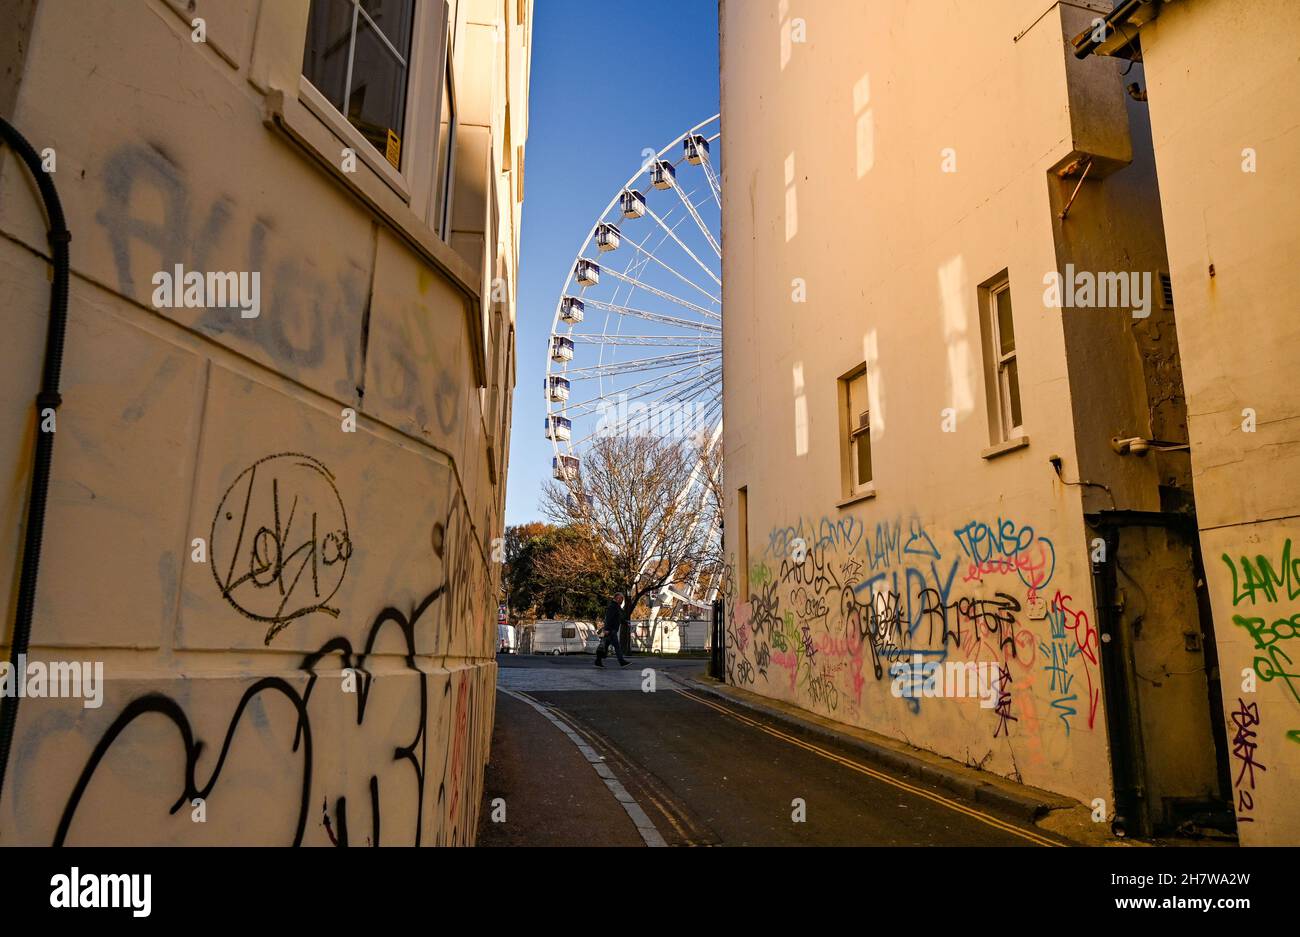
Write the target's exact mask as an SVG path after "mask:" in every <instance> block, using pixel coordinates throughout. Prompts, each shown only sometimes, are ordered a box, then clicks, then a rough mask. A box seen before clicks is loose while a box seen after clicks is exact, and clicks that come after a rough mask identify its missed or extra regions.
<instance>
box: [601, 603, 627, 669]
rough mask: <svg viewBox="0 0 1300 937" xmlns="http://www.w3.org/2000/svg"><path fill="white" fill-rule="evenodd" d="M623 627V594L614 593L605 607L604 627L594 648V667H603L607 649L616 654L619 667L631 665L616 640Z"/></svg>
mask: <svg viewBox="0 0 1300 937" xmlns="http://www.w3.org/2000/svg"><path fill="white" fill-rule="evenodd" d="M622 626H623V593H621V592H616V593H614V598H612V599H611V600H610V602H609V604H608V605H606V606H605V627H604V628H603V629H601V632H600V646H599V647H598V648H596V666H597V667H604V666H605V655H606V654H608V653H609V648H610V647H613V648H614V652H615V653H616V654H618V663H619V666H620V667H626V666H627V665H628V664H630V663H631V661H629V660H625V659H624V657H623V645H622V644H620V643H619V640H618V630H619V628H621V627H622Z"/></svg>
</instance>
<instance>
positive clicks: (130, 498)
mask: <svg viewBox="0 0 1300 937" xmlns="http://www.w3.org/2000/svg"><path fill="white" fill-rule="evenodd" d="M3 6H4V7H5V8H6V9H5V10H4V12H3V18H4V20H5V22H6V23H12V24H15V31H13V32H12V33H11V35H10V36H9V37H7V38H6V39H5V41H4V49H3V52H2V53H0V56H3V66H4V69H3V71H4V77H3V79H2V86H0V116H3V117H4V118H5V119H6V120H7V121H9V122H10V123H11V124H12V125H13V126H14V127H16V128H17V130H18V131H19V132H20V133H21V134H23V135H24V136H25V137H26V138H27V140H28V141H30V143H31V144H32V146H33V147H34V148H35V150H37V151H38V152H39V153H40V154H41V156H42V160H43V161H44V165H43V168H44V169H46V170H47V171H48V172H49V173H50V178H51V179H52V181H53V182H54V183H55V185H56V187H57V189H58V192H59V195H60V197H61V200H62V204H63V207H64V211H65V213H66V216H67V227H68V229H69V231H70V233H71V238H72V240H71V245H70V247H71V277H70V301H69V308H68V326H67V338H66V346H65V349H64V354H63V371H62V387H61V394H62V403H61V405H60V406H58V407H57V411H56V412H55V413H54V414H53V415H52V416H51V415H50V414H47V413H45V412H44V410H45V409H46V408H44V407H38V404H37V403H35V402H34V400H35V397H36V391H37V390H38V389H39V387H40V382H41V360H42V354H43V350H44V348H45V341H46V335H45V333H46V320H47V309H48V306H49V295H50V289H51V283H50V273H49V270H50V264H49V256H50V248H49V246H48V242H47V238H46V219H45V217H44V216H43V214H42V209H41V201H40V198H39V197H38V195H37V190H36V187H35V186H34V185H33V184H32V177H31V174H30V173H29V172H28V170H27V169H26V168H25V167H24V166H23V165H22V164H21V163H20V162H19V161H18V160H17V159H16V158H15V156H14V154H13V152H12V151H11V150H9V149H6V150H4V151H3V162H2V163H0V230H2V231H3V238H0V292H2V293H3V295H4V296H5V297H6V304H7V316H6V321H7V322H8V323H9V335H8V340H7V341H6V342H4V343H3V348H4V350H3V352H0V354H3V358H4V367H3V368H2V369H0V374H3V376H2V377H0V382H3V387H4V399H5V400H6V401H7V403H8V406H6V408H5V416H4V417H3V418H2V419H3V425H2V427H0V456H2V458H3V465H4V477H5V479H6V482H5V487H4V492H3V500H2V501H0V513H2V517H3V521H2V523H0V555H2V557H3V558H2V560H0V569H3V577H4V589H5V593H6V595H7V596H9V602H8V603H7V608H8V609H9V613H8V616H7V617H8V620H10V621H11V620H12V619H13V615H14V608H15V604H16V598H15V596H16V593H17V591H18V588H19V580H20V563H21V555H22V552H23V543H24V536H25V531H26V526H27V525H26V520H27V518H26V511H27V506H28V499H29V492H30V490H31V488H32V452H33V449H34V447H35V443H36V440H37V438H38V434H39V433H42V432H52V433H53V438H54V455H53V468H52V471H51V472H50V475H49V506H48V510H47V514H46V517H45V520H44V525H43V530H42V531H41V533H42V540H43V548H42V551H41V563H40V569H39V577H38V579H37V586H36V600H35V614H34V616H33V617H32V621H31V628H30V643H29V646H27V647H25V648H21V649H20V648H16V647H12V646H11V644H10V643H12V642H13V641H14V640H15V639H14V637H13V636H12V635H13V633H12V632H11V630H10V628H8V627H6V628H5V630H4V632H3V633H2V637H3V639H4V641H6V642H10V643H7V644H6V645H5V646H4V647H3V652H4V656H5V657H6V658H8V657H10V655H11V652H14V653H15V654H16V652H17V651H18V650H22V651H23V652H24V658H25V662H26V667H25V671H24V672H23V674H22V676H21V677H20V678H19V679H20V680H23V681H25V683H24V685H23V691H24V692H23V693H22V695H21V696H19V694H16V693H15V694H13V696H14V697H15V698H17V699H18V702H20V703H21V706H20V708H19V709H18V710H17V719H16V727H15V730H14V734H13V740H12V750H11V754H10V757H9V759H8V763H7V774H6V777H5V781H4V787H3V790H2V791H0V842H2V843H6V844H27V843H32V844H41V843H45V844H48V843H141V844H172V843H176V844H232V843H241V844H242V843H253V844H261V843H265V844H290V843H301V844H314V845H329V844H331V843H337V844H350V845H364V844H376V845H377V844H380V843H383V844H413V843H420V844H425V845H434V844H463V843H471V842H472V841H473V840H474V836H475V828H476V824H477V820H478V813H479V800H480V797H481V790H482V778H483V768H484V764H485V762H486V759H487V754H488V746H489V739H490V735H491V728H492V721H493V705H494V686H495V677H496V665H495V658H494V652H495V646H496V640H495V638H496V621H495V617H496V604H497V603H496V596H497V587H498V581H499V568H500V567H499V559H500V548H499V544H500V540H499V538H500V537H501V534H502V511H503V505H504V490H505V478H506V473H507V464H506V459H507V452H508V434H509V426H510V401H511V395H512V391H513V385H514V373H515V349H514V316H515V295H514V290H515V283H516V269H517V261H518V251H519V224H520V213H521V206H522V199H523V160H524V141H525V139H526V136H527V110H528V77H529V31H530V25H531V2H529V0H450V2H443V0H381V2H366V3H357V2H355V0H310V2H309V0H288V2H274V3H273V2H265V0H263V2H259V0H133V2H124V3H113V4H97V5H94V8H93V9H91V8H89V7H87V6H86V5H85V4H81V3H77V2H75V0H10V2H6V3H4V4H3ZM43 402H45V401H43ZM38 409H39V410H40V412H38ZM46 417H48V418H49V419H48V425H46V421H45V418H46ZM7 624H8V621H7ZM59 662H85V666H84V667H83V668H82V669H81V670H80V671H79V672H78V671H74V670H67V671H66V672H65V679H63V680H62V685H61V686H59V685H58V683H57V682H56V681H51V682H50V683H49V684H47V685H46V686H45V687H44V688H40V689H38V686H37V684H38V683H39V681H37V680H35V679H34V677H36V676H37V675H39V674H41V673H46V674H49V675H52V674H54V673H55V672H56V671H57V670H58V669H59V666H60V663H59ZM78 673H79V674H80V675H81V676H83V677H85V679H84V680H83V681H82V683H81V686H80V692H79V693H78V692H72V693H69V692H65V691H68V690H69V683H70V678H68V675H69V674H71V675H77V674H78ZM96 673H100V674H102V677H101V679H99V680H96V679H95V678H94V675H95V674H96ZM9 675H10V676H11V677H18V676H19V675H18V672H17V671H16V670H14V669H12V668H11V670H10V671H9ZM56 689H57V690H58V692H55V690H56ZM72 689H73V690H74V691H75V690H76V688H75V687H72ZM4 702H5V705H7V706H8V705H11V704H12V702H13V699H6V700H5V701H4Z"/></svg>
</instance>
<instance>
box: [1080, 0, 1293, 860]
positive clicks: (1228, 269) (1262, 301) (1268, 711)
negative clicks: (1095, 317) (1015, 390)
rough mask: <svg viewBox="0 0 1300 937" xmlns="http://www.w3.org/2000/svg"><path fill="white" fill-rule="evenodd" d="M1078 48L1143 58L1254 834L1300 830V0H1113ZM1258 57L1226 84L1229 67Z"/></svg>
mask: <svg viewBox="0 0 1300 937" xmlns="http://www.w3.org/2000/svg"><path fill="white" fill-rule="evenodd" d="M1108 20H1109V25H1110V27H1111V28H1109V29H1108V30H1107V32H1106V34H1105V37H1104V38H1103V37H1102V36H1100V35H1099V36H1098V37H1097V39H1098V40H1099V41H1097V42H1096V43H1094V42H1092V41H1091V40H1092V37H1091V36H1084V37H1078V40H1077V41H1076V45H1077V46H1078V49H1077V52H1078V54H1099V55H1109V56H1114V57H1117V58H1119V59H1121V60H1122V61H1124V63H1125V64H1127V63H1128V62H1130V61H1134V60H1138V61H1141V62H1143V63H1144V65H1145V68H1146V75H1147V79H1148V82H1149V85H1148V104H1149V106H1150V109H1151V127H1152V138H1153V141H1154V148H1155V157H1156V167H1157V170H1158V172H1159V176H1160V195H1161V208H1162V211H1163V214H1164V219H1165V227H1166V230H1167V232H1168V245H1169V247H1168V250H1169V264H1170V267H1169V269H1170V273H1171V275H1172V277H1173V288H1174V292H1175V294H1176V295H1177V296H1178V317H1179V326H1178V341H1179V348H1180V351H1181V355H1182V360H1183V370H1184V373H1185V375H1186V378H1185V380H1184V386H1185V388H1186V393H1187V406H1188V430H1189V432H1190V439H1191V445H1192V450H1191V452H1192V455H1191V463H1192V468H1193V472H1194V478H1195V484H1196V509H1197V510H1196V514H1197V522H1198V524H1199V527H1200V539H1201V549H1202V553H1203V554H1204V556H1205V562H1206V569H1207V573H1208V584H1209V601H1210V604H1211V606H1212V608H1213V614H1214V622H1215V626H1216V633H1217V635H1218V639H1219V657H1220V660H1221V666H1222V673H1223V684H1224V697H1225V703H1226V705H1227V712H1226V713H1225V714H1224V719H1225V721H1226V725H1227V733H1228V740H1229V745H1230V748H1231V754H1232V759H1231V764H1232V783H1233V796H1234V800H1235V804H1236V812H1237V819H1238V824H1239V826H1238V829H1239V831H1240V834H1241V840H1242V842H1245V843H1260V844H1278V843H1291V844H1294V843H1297V842H1300V807H1297V805H1296V804H1295V800H1294V798H1293V797H1291V796H1290V791H1292V790H1294V788H1295V785H1296V783H1297V781H1300V664H1297V661H1300V631H1297V623H1298V622H1300V618H1297V613H1298V612H1300V602H1298V600H1300V556H1297V555H1296V548H1294V547H1293V544H1300V525H1298V524H1297V522H1296V517H1297V514H1300V395H1297V394H1296V393H1295V391H1294V389H1293V388H1292V387H1291V378H1290V375H1291V373H1292V371H1293V369H1294V368H1295V367H1296V364H1297V362H1298V361H1300V351H1297V348H1298V347H1300V324H1298V323H1297V320H1296V316H1295V313H1294V310H1293V309H1291V308H1289V303H1288V301H1287V300H1285V299H1284V297H1287V296H1290V295H1291V294H1292V293H1291V291H1292V290H1293V289H1295V288H1297V287H1300V263H1297V258H1300V229H1297V226H1296V223H1295V218H1296V217H1297V212H1300V183H1297V181H1296V180H1297V175H1296V174H1297V172H1300V121H1297V118H1298V117H1300V98H1298V97H1297V95H1296V94H1294V93H1289V92H1287V91H1285V90H1284V89H1294V88H1296V87H1297V86H1300V61H1297V59H1296V55H1295V49H1296V44H1297V42H1298V41H1300V7H1297V6H1296V5H1295V4H1294V3H1287V2H1285V0H1264V2H1259V3H1248V4H1246V3H1232V2H1227V0H1178V2H1165V3H1149V2H1147V3H1117V4H1115V10H1114V12H1113V15H1112V16H1110V17H1108ZM1225 61H1240V62H1242V63H1245V64H1246V67H1245V68H1244V69H1243V72H1242V74H1241V76H1240V80H1239V81H1233V82H1226V83H1225V82H1224V81H1223V80H1222V75H1221V72H1220V65H1221V63H1222V62H1225Z"/></svg>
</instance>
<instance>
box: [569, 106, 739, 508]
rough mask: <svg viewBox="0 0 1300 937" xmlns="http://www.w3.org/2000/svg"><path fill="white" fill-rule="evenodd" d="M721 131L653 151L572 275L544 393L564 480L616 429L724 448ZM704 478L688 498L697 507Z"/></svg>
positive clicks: (704, 126)
mask: <svg viewBox="0 0 1300 937" xmlns="http://www.w3.org/2000/svg"><path fill="white" fill-rule="evenodd" d="M720 127H721V124H720V115H716V114H715V115H714V116H713V117H710V118H709V119H708V120H705V121H703V122H701V123H699V124H696V125H695V126H694V127H692V128H691V129H689V130H687V131H686V132H685V133H683V134H681V135H680V136H679V137H677V138H676V139H675V140H673V141H672V142H670V143H669V144H668V145H667V146H665V147H663V148H662V149H660V150H659V151H658V152H657V153H652V152H651V151H649V150H647V151H646V152H645V154H644V157H645V158H644V160H643V162H642V165H641V167H640V168H639V169H638V170H637V171H636V172H635V173H633V175H632V176H631V177H630V178H629V179H628V180H627V182H626V183H625V184H624V185H623V186H622V188H621V189H620V190H619V191H617V192H616V193H614V197H613V198H612V199H610V202H609V204H608V205H607V206H606V207H605V210H604V211H603V212H602V213H601V215H600V216H599V217H598V218H597V219H596V222H595V224H593V225H592V227H591V230H590V231H589V232H588V233H587V236H586V238H585V239H584V240H583V242H582V244H581V246H580V247H579V249H578V252H577V255H576V256H575V257H574V260H573V263H572V264H571V265H570V266H569V267H568V268H567V270H566V271H565V278H564V284H563V286H562V287H561V289H560V295H559V297H558V299H557V301H556V304H555V316H554V319H553V320H552V324H551V334H550V339H549V342H548V348H547V363H546V384H545V397H546V424H545V433H546V438H547V439H549V440H550V441H551V444H552V448H553V450H554V458H553V459H552V462H551V467H552V474H553V476H554V477H555V478H556V479H557V480H561V481H563V480H565V479H568V478H572V477H575V476H576V475H577V473H578V472H580V471H581V465H582V457H583V453H584V451H585V450H586V449H587V447H588V446H589V445H590V444H591V443H592V441H593V440H594V439H596V438H597V437H598V435H599V434H600V433H601V432H602V431H603V430H604V429H606V428H608V427H610V426H617V427H619V429H620V431H622V432H629V433H656V434H660V435H666V436H677V435H679V430H680V429H681V428H682V427H688V428H689V432H690V435H692V436H694V437H695V438H696V439H697V440H698V441H699V442H700V443H701V444H702V445H704V446H707V447H709V448H711V447H713V446H716V445H718V443H719V440H720V437H721V433H722V275H721V270H722V243H721V230H722V176H721V172H720V170H719V162H718V151H719V150H720V147H719V146H718V142H719V139H720V136H721V130H720ZM715 464H716V463H715ZM703 471H704V468H703V463H701V465H700V466H697V471H696V472H695V473H693V475H692V480H691V483H690V485H688V490H687V491H685V492H683V494H682V497H686V498H698V499H700V501H701V507H702V506H703V505H702V501H703V499H704V498H705V497H706V490H705V489H706V484H705V483H706V481H707V480H706V479H703V478H701V477H700V475H701V473H702V472H703ZM704 513H707V512H704V511H701V514H704Z"/></svg>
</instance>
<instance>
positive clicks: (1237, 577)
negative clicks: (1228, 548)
mask: <svg viewBox="0 0 1300 937" xmlns="http://www.w3.org/2000/svg"><path fill="white" fill-rule="evenodd" d="M1221 559H1222V560H1223V562H1224V564H1225V565H1227V567H1228V571H1229V573H1230V574H1231V576H1232V605H1233V608H1234V613H1233V616H1232V623H1233V624H1234V625H1235V626H1237V627H1238V628H1241V629H1242V630H1243V631H1245V632H1246V634H1247V635H1248V636H1249V638H1250V641H1251V650H1252V651H1253V653H1254V659H1253V660H1252V661H1251V668H1252V669H1253V671H1254V674H1255V676H1257V677H1258V678H1259V679H1260V680H1261V681H1263V682H1264V683H1272V682H1274V681H1278V682H1279V683H1280V684H1281V685H1282V686H1283V687H1285V688H1286V691H1287V694H1288V695H1290V697H1291V699H1292V700H1294V701H1295V702H1296V703H1300V666H1298V665H1297V664H1296V663H1295V659H1294V656H1293V655H1297V654H1300V640H1297V639H1300V609H1297V607H1296V603H1297V600H1300V556H1295V555H1293V554H1292V544H1291V538H1289V537H1288V538H1287V539H1286V540H1285V542H1284V543H1283V544H1282V547H1281V549H1280V550H1278V551H1277V552H1276V553H1274V554H1272V555H1271V556H1270V555H1266V554H1263V553H1259V554H1256V555H1255V556H1254V557H1249V556H1245V555H1242V556H1241V557H1239V558H1238V559H1237V561H1236V562H1234V561H1233V559H1232V557H1231V556H1230V555H1228V554H1227V553H1224V554H1222V557H1221ZM1239 608H1240V609H1241V611H1235V610H1236V609H1239ZM1243 709H1244V704H1243ZM1240 715H1242V713H1241V710H1239V711H1238V712H1236V713H1233V716H1232V720H1233V723H1234V725H1235V726H1236V731H1237V733H1238V736H1239V735H1240V733H1241V732H1242V731H1243V729H1242V726H1241V725H1240V723H1239V722H1238V716H1240ZM1246 715H1248V716H1251V717H1253V721H1252V722H1251V723H1250V726H1255V725H1258V723H1259V709H1258V705H1257V704H1256V705H1255V706H1254V708H1253V709H1252V710H1251V711H1250V712H1249V713H1247V714H1246ZM1243 718H1245V717H1244V716H1243ZM1254 734H1255V733H1254V732H1252V733H1251V735H1250V738H1251V739H1253V738H1254ZM1284 737H1285V738H1287V739H1289V740H1291V741H1296V742H1300V729H1288V730H1285V736H1284ZM1236 749H1237V743H1236V742H1235V741H1234V754H1236ZM1249 751H1250V753H1251V755H1252V756H1253V753H1254V745H1253V742H1252V743H1251V746H1250V748H1249ZM1250 787H1251V790H1253V789H1254V773H1253V770H1252V772H1251V784H1250ZM1238 793H1239V797H1238V813H1241V810H1242V808H1241V796H1240V794H1241V790H1240V784H1238ZM1251 801H1252V804H1253V795H1252V797H1251Z"/></svg>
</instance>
